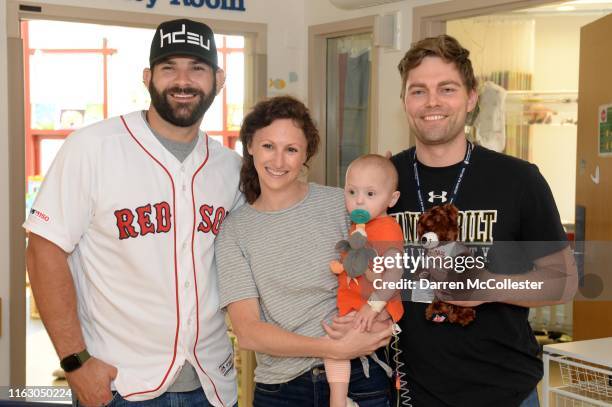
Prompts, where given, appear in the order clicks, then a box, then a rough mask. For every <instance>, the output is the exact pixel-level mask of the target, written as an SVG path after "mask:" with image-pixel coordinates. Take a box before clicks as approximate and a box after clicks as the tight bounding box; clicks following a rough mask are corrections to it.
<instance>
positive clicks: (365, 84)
mask: <svg viewBox="0 0 612 407" xmlns="http://www.w3.org/2000/svg"><path fill="white" fill-rule="evenodd" d="M326 70H327V76H326V77H327V86H326V88H327V95H326V100H327V103H326V117H327V123H326V129H327V132H326V133H327V143H326V144H327V151H326V168H327V170H326V171H327V173H326V183H327V185H334V186H339V187H343V186H344V177H345V173H346V169H347V167H348V165H349V164H350V162H351V161H353V160H354V159H355V158H357V157H359V156H360V155H363V154H367V153H368V152H369V151H370V117H371V115H370V110H371V109H370V106H371V103H370V99H371V91H370V88H371V82H372V81H371V72H372V34H371V33H363V34H353V35H346V36H341V37H335V38H329V39H327V66H326Z"/></svg>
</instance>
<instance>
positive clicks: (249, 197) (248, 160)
mask: <svg viewBox="0 0 612 407" xmlns="http://www.w3.org/2000/svg"><path fill="white" fill-rule="evenodd" d="M277 119H291V120H292V121H293V123H294V124H295V125H296V126H297V127H299V128H300V129H301V130H302V131H303V132H304V137H306V144H307V146H306V163H308V161H309V160H310V159H311V158H312V156H313V155H315V154H316V152H317V149H318V148H319V130H318V129H317V127H316V126H315V124H314V122H313V120H312V118H311V117H310V112H309V111H308V108H307V107H306V106H305V105H304V104H303V103H302V102H300V101H299V100H297V99H295V98H293V97H291V96H277V97H273V98H270V99H267V100H263V101H261V102H259V103H257V104H256V105H255V106H253V109H252V110H251V111H250V112H249V114H247V115H246V116H245V117H244V120H243V121H242V127H240V141H241V142H242V157H243V158H242V168H241V169H240V190H241V191H242V192H243V193H244V196H245V198H246V201H247V202H248V203H250V204H252V203H253V202H255V200H257V198H258V197H259V195H260V194H261V186H260V185H259V177H258V175H257V171H256V170H255V164H254V162H253V156H252V155H250V154H249V151H248V148H249V146H250V145H251V142H252V141H253V137H254V136H255V132H257V130H259V129H263V128H264V127H268V126H269V125H270V124H272V122H273V121H274V120H277Z"/></svg>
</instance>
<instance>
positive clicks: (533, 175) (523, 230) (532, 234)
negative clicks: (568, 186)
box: [519, 164, 568, 260]
mask: <svg viewBox="0 0 612 407" xmlns="http://www.w3.org/2000/svg"><path fill="white" fill-rule="evenodd" d="M527 179H528V182H526V183H525V184H524V189H523V193H522V196H521V227H520V238H519V239H520V241H523V242H529V243H528V244H527V245H526V246H527V254H528V256H529V258H530V260H536V259H538V258H540V257H543V256H547V255H549V254H551V253H554V252H557V251H559V250H561V249H563V248H565V247H566V246H567V244H568V243H567V237H566V234H565V231H564V230H563V225H562V224H561V218H560V216H559V211H558V209H557V205H556V204H555V199H554V198H553V194H552V191H551V190H550V187H549V186H548V183H547V182H546V180H545V179H544V177H543V176H542V174H541V173H540V171H539V170H538V167H537V166H535V165H533V164H531V165H530V168H529V176H528V178H527Z"/></svg>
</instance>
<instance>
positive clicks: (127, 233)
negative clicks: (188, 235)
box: [115, 202, 229, 240]
mask: <svg viewBox="0 0 612 407" xmlns="http://www.w3.org/2000/svg"><path fill="white" fill-rule="evenodd" d="M198 213H199V214H200V218H201V219H200V223H199V224H198V227H197V231H198V232H202V233H209V232H212V233H213V234H214V235H215V236H217V234H218V233H219V228H220V227H221V223H223V219H225V217H226V216H227V214H228V213H229V212H228V211H226V210H225V208H224V207H222V206H219V207H217V208H216V209H215V207H214V206H212V205H207V204H203V205H202V206H200V209H199V211H198ZM115 218H116V219H117V229H118V231H119V239H121V240H123V239H129V238H135V237H138V236H145V235H148V234H149V233H168V232H169V231H170V229H171V228H172V214H171V210H170V204H169V203H168V202H159V203H156V204H153V205H152V204H146V205H143V206H139V207H138V208H136V209H133V210H132V209H128V208H125V209H119V210H116V211H115Z"/></svg>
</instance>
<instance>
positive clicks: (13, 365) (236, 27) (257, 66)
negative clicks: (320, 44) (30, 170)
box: [5, 0, 268, 387]
mask: <svg viewBox="0 0 612 407" xmlns="http://www.w3.org/2000/svg"><path fill="white" fill-rule="evenodd" d="M20 3H21V2H20V1H19V0H7V3H6V28H5V30H6V35H7V61H9V63H8V64H7V66H8V71H7V77H8V89H7V92H8V100H9V101H10V102H9V103H8V130H9V133H8V134H12V135H17V136H14V137H9V140H8V144H9V147H8V151H9V174H8V178H9V200H10V201H9V222H10V224H9V242H10V247H9V274H10V283H9V285H10V288H9V290H10V299H9V309H10V312H9V314H10V318H9V332H8V336H9V344H10V359H9V372H10V373H9V385H10V386H12V387H17V386H25V381H26V313H25V310H26V304H25V297H26V295H25V289H24V288H25V270H26V265H25V244H24V243H25V231H24V229H23V227H22V226H21V225H22V224H23V221H24V214H25V141H24V138H23V137H21V136H20V135H25V122H24V92H23V89H24V75H23V43H22V40H21V32H20V21H21V20H22V19H30V20H58V21H67V22H80V23H90V24H101V25H120V26H125V27H135V28H155V27H156V26H157V25H158V24H159V23H161V22H163V21H166V20H171V19H176V18H180V16H176V15H164V14H152V13H151V14H147V16H146V21H144V20H145V19H143V13H139V12H128V11H122V10H107V9H95V8H92V7H78V6H63V5H51V4H44V3H39V2H36V1H28V6H27V9H25V10H24V9H20ZM36 9H39V10H40V11H37V10H36ZM190 18H193V17H190ZM194 19H195V20H198V21H201V22H203V23H206V24H208V25H210V26H211V27H214V29H215V33H218V34H242V35H245V36H246V37H247V38H246V44H247V46H249V49H247V50H246V54H245V67H246V77H247V81H249V82H250V83H251V84H252V86H251V87H249V89H245V105H246V106H247V107H249V106H251V105H253V104H254V102H256V101H258V100H261V99H263V98H264V97H265V96H266V92H267V88H266V78H267V31H268V28H267V24H263V23H248V22H241V21H228V20H216V19H203V18H194ZM146 46H148V44H146ZM247 83H248V82H247Z"/></svg>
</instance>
